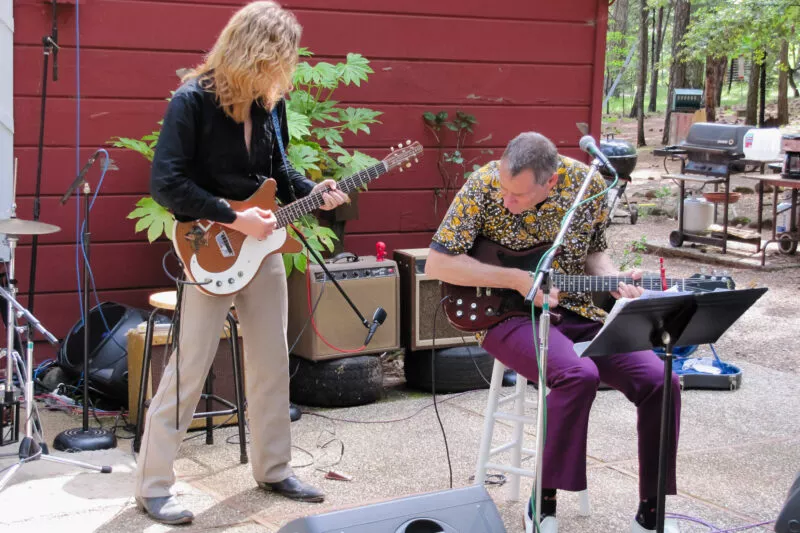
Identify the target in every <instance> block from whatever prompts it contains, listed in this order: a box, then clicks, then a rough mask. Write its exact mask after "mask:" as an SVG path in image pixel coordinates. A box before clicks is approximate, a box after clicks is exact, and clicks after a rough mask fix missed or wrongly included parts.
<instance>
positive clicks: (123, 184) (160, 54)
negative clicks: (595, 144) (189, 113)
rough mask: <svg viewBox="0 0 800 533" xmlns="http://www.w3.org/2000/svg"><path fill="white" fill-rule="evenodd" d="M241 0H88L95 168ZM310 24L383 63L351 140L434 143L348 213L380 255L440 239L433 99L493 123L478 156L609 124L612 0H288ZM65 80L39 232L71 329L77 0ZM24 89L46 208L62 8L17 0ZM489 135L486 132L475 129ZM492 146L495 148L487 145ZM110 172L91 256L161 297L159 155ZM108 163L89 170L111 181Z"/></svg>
mask: <svg viewBox="0 0 800 533" xmlns="http://www.w3.org/2000/svg"><path fill="white" fill-rule="evenodd" d="M242 4H243V2H241V1H239V0H208V1H200V2H197V1H188V0H181V1H179V0H175V1H157V2H156V1H144V0H92V1H91V2H84V3H82V4H80V28H81V38H80V46H81V55H80V63H81V72H80V76H81V87H80V90H81V116H80V120H81V146H80V158H79V161H80V165H81V166H82V165H83V163H84V162H85V160H86V159H87V158H88V156H89V155H90V154H91V153H92V152H93V151H94V150H95V149H97V148H99V147H103V146H106V147H107V145H106V142H107V141H108V140H109V139H110V138H111V137H113V136H126V137H140V136H142V135H144V134H146V133H149V132H150V131H152V130H153V129H154V128H155V127H156V123H157V121H158V120H159V119H160V118H161V116H162V114H163V111H164V108H165V105H166V102H165V98H166V97H167V96H168V94H169V91H170V90H172V89H174V88H175V87H176V85H177V78H176V76H175V70H176V69H178V68H181V67H187V66H192V65H194V64H196V63H197V62H198V61H199V60H200V58H201V56H202V53H203V51H204V50H206V49H207V48H208V47H209V46H210V45H211V44H212V43H213V41H214V39H215V37H216V35H217V33H218V32H219V30H220V29H221V27H222V25H223V24H224V23H225V21H226V20H227V19H228V17H229V15H230V14H231V13H232V12H233V11H234V10H235V9H237V8H238V7H239V6H240V5H242ZM283 4H284V5H285V6H287V7H288V8H290V9H292V10H293V11H294V12H295V13H296V15H297V17H298V19H299V20H300V22H301V24H302V25H303V27H304V34H303V42H302V44H303V45H304V46H307V47H309V48H310V49H311V50H312V51H314V52H315V53H316V54H317V57H318V58H320V59H324V60H330V61H336V60H339V59H341V58H343V57H344V55H345V54H347V53H348V52H359V53H361V54H363V55H364V56H365V57H367V58H368V59H370V60H371V62H372V67H373V69H374V70H375V73H374V74H373V75H372V76H371V78H370V81H369V82H368V83H367V84H365V85H362V87H360V88H345V89H341V90H340V91H339V92H338V93H337V95H336V96H337V99H340V100H342V101H343V102H345V103H348V104H353V105H365V106H369V107H372V108H374V109H378V110H380V111H383V113H384V114H383V116H382V117H381V121H382V124H380V125H376V126H374V127H373V128H372V134H371V135H369V136H364V135H360V136H358V137H356V138H350V139H348V146H350V147H353V148H358V149H361V150H363V151H365V152H367V153H369V154H370V155H373V156H375V157H378V158H381V157H383V156H384V155H385V153H386V152H387V150H388V147H389V146H391V145H396V144H397V143H398V142H401V141H404V140H406V139H413V140H420V141H421V142H422V143H423V144H424V145H425V147H426V152H425V154H424V155H423V158H422V159H421V160H420V164H419V165H417V166H415V167H414V168H412V169H410V170H409V171H408V172H405V173H403V174H392V175H390V176H387V177H385V178H383V179H381V180H379V181H377V182H376V183H375V184H374V185H373V186H372V187H371V188H370V190H369V192H366V193H363V194H362V195H361V198H360V202H359V203H360V218H359V219H358V220H356V221H352V222H349V223H348V226H347V236H346V238H345V245H346V247H347V249H348V250H351V251H354V252H356V253H359V254H369V253H374V244H375V242H376V241H379V240H382V241H384V242H385V243H386V244H387V248H388V251H389V252H390V253H391V252H392V250H394V249H397V248H406V247H423V246H427V244H428V243H429V240H430V236H431V233H432V231H433V230H434V229H435V228H436V226H437V225H438V223H439V221H440V218H441V215H442V213H443V212H444V209H445V208H446V207H447V206H446V203H445V202H444V201H443V200H441V199H440V200H439V201H438V202H436V201H435V200H436V197H435V195H434V189H436V188H438V187H441V177H440V176H439V174H438V172H437V171H436V157H437V152H436V150H435V141H434V138H433V136H432V135H431V134H430V132H428V131H426V129H425V127H424V125H423V122H422V118H421V115H422V113H423V112H425V111H434V112H437V111H440V110H445V111H448V112H450V113H451V114H452V113H454V112H455V111H457V110H463V111H465V112H468V113H472V114H474V115H475V117H476V118H477V120H478V122H479V124H478V125H477V126H476V128H475V134H474V135H473V136H472V137H471V138H470V142H469V143H468V146H467V149H466V150H465V154H466V156H467V158H472V157H477V158H478V162H484V161H487V160H489V159H491V158H494V157H499V155H500V154H501V153H502V149H503V147H504V146H505V144H506V143H507V142H508V141H509V140H510V139H511V138H512V137H513V136H514V135H516V134H517V133H519V132H520V131H526V130H538V131H541V132H543V133H544V134H546V135H548V136H549V137H550V138H551V139H553V141H554V142H556V143H557V145H558V146H559V148H560V149H561V150H562V151H563V152H564V153H566V154H568V155H571V156H573V157H581V153H580V151H579V150H578V149H577V144H578V140H579V138H580V136H581V134H580V133H579V132H578V130H577V128H576V126H575V124H576V123H577V122H587V123H589V124H590V127H591V131H592V133H594V134H595V135H597V134H598V133H599V131H600V101H601V98H602V94H601V86H602V72H603V57H604V51H605V30H606V17H607V0H560V1H559V2H550V1H546V0H536V1H530V0H496V1H494V2H491V3H488V2H485V1H484V0H438V1H436V2H431V1H429V0H410V1H407V2H403V3H402V4H395V3H386V2H375V1H374V0H285V1H284V2H283ZM59 13H60V15H59V40H60V44H61V47H62V48H61V51H60V53H59V58H58V59H59V74H60V79H59V81H57V82H53V81H52V79H50V80H49V81H48V103H47V121H46V131H45V145H46V149H45V152H44V162H43V177H42V194H43V198H42V212H41V219H42V220H44V221H47V222H51V223H54V224H58V225H59V226H61V228H62V231H61V232H60V233H58V234H55V235H50V236H45V237H43V238H41V239H40V248H39V262H38V274H37V296H36V310H37V315H39V317H40V318H41V319H42V321H43V322H44V323H45V324H46V325H47V326H48V327H49V328H50V329H52V330H53V331H54V332H55V333H56V334H57V335H60V336H63V335H64V334H65V333H66V331H67V330H68V328H69V326H71V325H72V324H73V323H74V322H76V321H77V319H78V316H79V313H78V298H77V295H76V293H75V288H76V274H75V248H74V239H75V227H74V226H75V205H74V198H73V199H72V200H71V201H70V203H69V204H68V205H66V206H61V205H60V204H59V202H58V200H59V197H60V195H61V194H62V193H63V192H64V190H65V189H66V188H67V186H68V185H69V183H70V182H71V181H72V180H73V178H74V175H75V167H76V155H75V138H76V134H75V129H76V118H77V117H76V106H75V103H76V102H75V94H76V87H75V77H76V72H75V65H76V47H75V6H72V5H60V6H59ZM14 17H15V25H16V31H15V49H14V68H15V79H14V93H15V108H14V111H15V119H16V136H15V148H16V150H15V152H16V156H17V157H18V158H19V184H18V195H19V198H18V204H19V216H20V217H22V218H31V217H32V196H33V193H34V180H35V174H36V143H37V139H38V131H39V105H40V92H41V67H42V45H41V39H42V36H43V35H46V34H48V33H49V32H50V6H49V4H48V3H44V2H41V1H40V0H14ZM478 140H481V141H482V142H481V143H480V144H477V143H476V141H478ZM489 150H491V151H492V152H493V153H488V151H489ZM109 152H110V154H111V157H112V158H113V159H114V161H115V162H116V164H117V166H118V167H119V170H117V171H110V172H109V173H108V174H107V175H106V177H105V182H104V184H103V188H102V190H101V194H100V197H99V198H98V200H97V205H96V207H95V209H94V210H93V212H92V219H91V221H92V241H93V245H92V249H91V252H92V266H93V268H94V273H95V278H96V280H97V285H98V290H99V291H100V295H101V299H102V300H105V301H109V300H114V301H120V302H124V303H129V304H132V305H139V306H143V305H146V295H147V293H148V292H150V291H152V290H154V289H156V288H163V287H167V286H169V281H168V279H167V278H166V277H165V275H164V274H163V272H162V271H161V256H162V254H163V253H164V251H165V250H166V249H167V243H158V244H156V245H150V244H148V243H147V242H146V240H145V239H144V237H143V236H142V235H136V234H134V232H133V225H134V224H133V222H132V221H129V220H127V219H126V218H125V215H126V214H127V213H128V212H129V211H130V210H131V209H132V207H133V205H134V203H135V202H136V200H137V199H138V198H139V197H140V196H141V195H142V194H146V192H147V189H148V177H149V171H148V165H147V163H146V162H145V161H144V160H143V159H142V158H141V157H139V156H138V155H137V154H134V153H131V152H127V151H124V150H116V149H110V150H109ZM99 168H100V165H99V162H98V164H95V167H94V168H93V170H92V172H91V173H90V175H89V177H90V182H91V183H92V186H96V185H97V179H98V178H99ZM19 255H20V258H19V263H18V273H19V276H18V277H19V278H20V283H21V289H22V292H23V293H24V292H25V291H26V288H27V283H28V268H29V267H28V265H29V261H30V244H29V240H24V241H23V242H22V245H21V247H20V254H19Z"/></svg>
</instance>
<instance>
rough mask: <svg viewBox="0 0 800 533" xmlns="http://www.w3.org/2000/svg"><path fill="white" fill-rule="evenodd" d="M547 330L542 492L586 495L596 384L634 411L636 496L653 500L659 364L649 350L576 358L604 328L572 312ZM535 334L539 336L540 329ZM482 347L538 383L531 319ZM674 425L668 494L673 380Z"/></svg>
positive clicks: (507, 326)
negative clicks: (576, 349)
mask: <svg viewBox="0 0 800 533" xmlns="http://www.w3.org/2000/svg"><path fill="white" fill-rule="evenodd" d="M560 313H561V314H562V315H563V320H562V321H561V323H559V324H558V325H557V326H553V325H551V326H550V338H549V349H548V354H547V386H548V387H550V394H549V395H548V396H547V437H546V441H545V446H544V457H543V467H542V470H543V471H542V487H545V488H551V489H564V490H571V491H581V490H584V489H586V437H587V431H588V428H589V411H590V410H591V407H592V402H593V401H594V397H595V394H596V393H597V386H598V385H599V383H600V381H603V382H604V383H606V384H608V385H609V386H611V387H613V388H615V389H617V390H618V391H620V392H622V393H623V394H624V395H625V397H626V398H628V400H630V401H631V402H633V403H634V404H635V405H636V410H637V415H638V422H637V431H638V434H639V495H640V497H641V498H642V499H645V498H654V497H656V496H657V485H658V446H659V436H660V430H661V403H662V402H661V400H662V394H663V389H664V363H663V362H662V361H661V359H660V358H659V357H658V356H657V355H656V354H655V353H654V352H652V351H649V350H648V351H642V352H631V353H622V354H617V355H611V356H605V357H597V358H586V357H583V358H582V357H578V356H577V355H576V354H575V352H574V350H573V349H572V346H573V343H575V342H581V341H588V340H591V339H592V338H593V337H594V336H595V334H596V333H597V331H598V330H599V329H600V327H601V324H600V323H598V322H594V321H591V320H589V319H587V318H583V317H581V316H579V315H577V314H574V313H572V312H570V311H566V310H563V309H562V310H560ZM537 333H538V331H537ZM483 348H484V349H485V350H486V351H487V352H489V353H490V354H491V355H492V356H494V357H495V358H496V359H498V360H499V361H501V362H502V363H503V364H504V365H506V366H507V367H509V368H512V369H514V370H516V371H517V372H518V373H519V374H521V375H523V376H525V377H526V378H527V379H529V380H538V379H539V378H538V376H539V373H538V368H537V365H536V356H535V354H534V351H533V334H532V332H531V320H530V318H524V317H515V318H512V319H509V320H506V321H505V322H502V323H501V324H498V325H497V326H495V327H494V328H492V329H490V330H489V332H488V333H487V334H486V338H485V339H484V341H483ZM672 391H673V392H672V397H673V405H674V408H675V418H674V420H675V425H674V426H673V429H674V431H673V433H672V436H673V438H672V442H671V446H670V449H669V450H668V463H667V467H668V468H667V469H668V473H667V494H676V484H675V456H676V454H677V448H678V433H679V421H680V403H681V400H680V385H679V382H678V378H677V376H676V375H675V374H673V375H672Z"/></svg>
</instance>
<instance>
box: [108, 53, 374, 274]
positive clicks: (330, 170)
mask: <svg viewBox="0 0 800 533" xmlns="http://www.w3.org/2000/svg"><path fill="white" fill-rule="evenodd" d="M299 55H300V56H301V57H306V58H308V57H312V56H313V54H312V53H311V52H310V51H309V50H308V49H305V48H302V49H301V50H300V52H299ZM370 74H373V70H372V68H371V67H370V66H369V61H368V60H367V59H366V58H365V57H363V56H362V55H361V54H354V53H350V54H347V59H346V60H345V62H340V63H336V64H331V63H327V62H324V61H319V62H316V63H315V64H314V65H312V64H310V63H309V62H308V61H303V62H300V63H299V64H298V66H297V70H296V71H295V74H294V86H295V89H294V90H293V91H292V92H291V93H289V95H288V97H287V98H286V102H287V107H286V115H287V120H288V125H289V137H290V144H289V147H288V153H287V157H288V159H289V161H290V162H291V164H292V166H294V168H295V169H297V171H298V172H300V173H303V174H306V175H307V176H309V177H310V178H311V179H313V180H315V181H322V180H324V179H328V178H332V179H335V180H339V179H341V178H343V177H346V176H349V175H351V174H354V173H356V172H358V171H360V170H363V169H365V168H367V167H369V166H372V165H374V164H375V163H377V160H376V159H375V158H373V157H370V156H368V155H367V154H365V153H363V152H359V151H357V150H355V151H352V152H349V151H348V150H346V149H345V148H343V147H342V143H343V134H344V133H345V132H349V133H350V134H353V135H357V134H359V133H365V134H367V135H369V134H370V131H371V130H370V126H371V125H373V124H380V121H379V120H378V117H379V116H380V115H381V112H380V111H374V110H372V109H368V108H363V107H341V106H339V102H337V101H336V100H334V99H333V98H332V97H333V93H334V92H335V91H336V89H337V88H339V87H342V86H348V85H355V86H356V87H360V86H361V83H362V82H366V81H367V79H368V77H369V75H370ZM160 124H161V122H159V125H160ZM159 133H160V131H154V132H152V133H151V134H149V135H145V136H144V137H142V138H141V139H132V138H127V137H114V138H112V139H111V140H110V141H109V144H111V146H114V147H116V148H124V149H127V150H133V151H135V152H137V153H139V154H140V155H142V157H144V158H145V159H147V161H150V162H152V160H153V149H154V148H155V146H156V143H157V142H158V136H159ZM128 218H129V219H131V220H136V226H135V231H136V232H140V231H145V230H147V238H148V240H149V241H150V242H153V241H155V240H156V239H158V238H159V237H161V236H162V235H168V232H169V228H171V226H172V222H173V221H174V217H173V216H172V214H171V213H170V212H169V211H167V210H166V209H165V208H163V207H162V206H160V205H159V204H158V203H156V202H155V201H154V200H153V199H152V198H150V197H145V198H142V199H141V200H139V202H137V204H136V208H135V209H134V210H133V211H131V212H130V213H129V214H128ZM295 225H296V226H297V228H298V229H299V230H300V231H302V233H303V235H304V236H305V237H306V239H307V240H308V242H309V245H310V246H311V247H312V248H313V249H314V250H317V251H320V252H321V251H323V250H328V251H332V250H333V239H336V235H335V234H334V233H333V231H331V230H330V229H328V228H324V227H322V226H320V225H319V223H318V222H317V220H316V219H315V218H314V217H313V216H310V215H308V216H305V217H302V218H301V219H300V220H299V221H297V222H296V223H295ZM289 233H290V234H293V233H294V230H292V229H289ZM306 262H307V259H306V255H305V253H304V252H301V253H298V254H287V255H286V256H285V257H284V266H285V267H286V274H287V276H288V275H289V274H290V273H291V271H292V270H293V269H295V268H296V269H298V270H300V271H301V272H305V268H306Z"/></svg>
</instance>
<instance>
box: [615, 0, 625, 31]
mask: <svg viewBox="0 0 800 533" xmlns="http://www.w3.org/2000/svg"><path fill="white" fill-rule="evenodd" d="M614 31H618V32H620V33H621V34H623V35H624V34H625V32H627V31H628V0H617V2H616V3H615V4H614Z"/></svg>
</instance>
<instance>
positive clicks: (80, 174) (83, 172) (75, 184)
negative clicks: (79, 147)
mask: <svg viewBox="0 0 800 533" xmlns="http://www.w3.org/2000/svg"><path fill="white" fill-rule="evenodd" d="M99 154H100V150H97V151H96V152H95V153H93V154H92V155H91V157H89V159H88V160H87V161H86V164H85V165H83V168H82V169H81V171H80V172H78V176H77V177H76V178H75V181H73V182H72V185H70V186H69V189H67V192H65V193H64V196H62V197H61V205H64V204H66V203H67V200H68V199H69V197H70V195H71V194H72V193H73V192H75V189H77V188H78V187H80V185H81V183H83V178H84V176H86V173H87V172H89V169H90V168H92V165H94V162H95V161H96V160H97V156H98V155H99Z"/></svg>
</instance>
